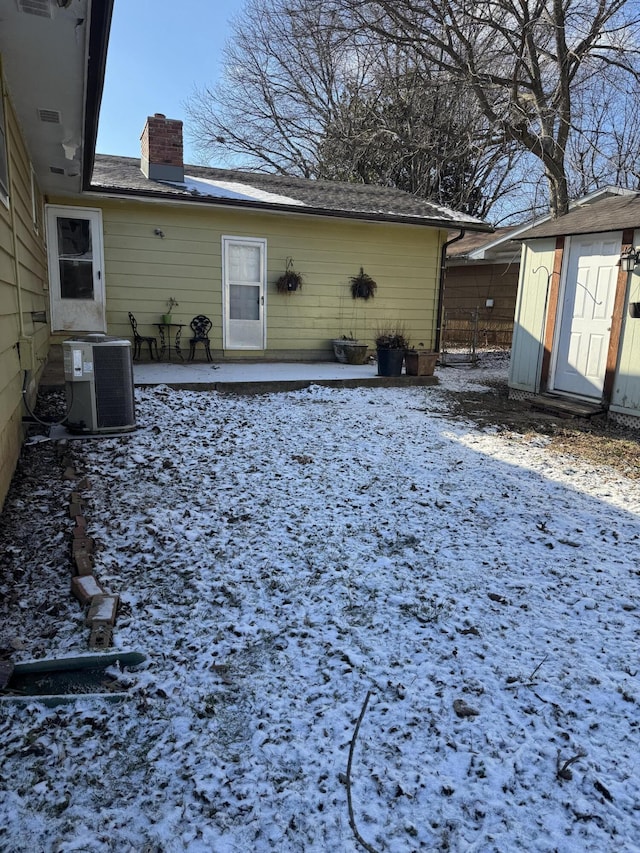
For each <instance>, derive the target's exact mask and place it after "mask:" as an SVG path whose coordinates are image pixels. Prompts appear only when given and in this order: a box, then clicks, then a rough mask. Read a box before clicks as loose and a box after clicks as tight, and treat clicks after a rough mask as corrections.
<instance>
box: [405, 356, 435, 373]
mask: <svg viewBox="0 0 640 853" xmlns="http://www.w3.org/2000/svg"><path fill="white" fill-rule="evenodd" d="M437 361H438V353H437V352H433V351H432V350H408V351H407V352H406V353H405V356H404V363H405V370H406V373H407V376H433V372H434V370H435V369H436V362H437Z"/></svg>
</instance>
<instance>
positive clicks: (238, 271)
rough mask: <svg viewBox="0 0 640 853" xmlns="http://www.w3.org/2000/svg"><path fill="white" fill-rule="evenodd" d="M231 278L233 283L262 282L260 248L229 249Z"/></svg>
mask: <svg viewBox="0 0 640 853" xmlns="http://www.w3.org/2000/svg"><path fill="white" fill-rule="evenodd" d="M229 278H230V279H231V281H260V248H259V246H238V245H235V246H234V245H233V244H232V245H231V246H230V247H229Z"/></svg>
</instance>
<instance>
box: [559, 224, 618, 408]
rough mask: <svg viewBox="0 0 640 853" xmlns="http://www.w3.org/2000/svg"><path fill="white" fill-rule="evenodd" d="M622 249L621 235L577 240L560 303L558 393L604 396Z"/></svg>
mask: <svg viewBox="0 0 640 853" xmlns="http://www.w3.org/2000/svg"><path fill="white" fill-rule="evenodd" d="M621 244H622V234H621V232H619V231H618V232H611V233H607V234H589V235H585V236H579V237H572V238H571V242H570V245H569V251H568V257H567V262H566V265H565V268H564V285H563V295H562V299H561V302H560V306H561V308H560V310H561V314H560V317H559V327H558V335H557V344H556V353H555V368H554V370H553V388H552V390H554V391H564V392H566V393H567V394H574V395H576V396H578V397H586V398H595V399H598V400H599V399H601V397H602V392H603V388H604V380H605V373H606V368H607V353H608V350H609V338H610V337H611V321H612V317H613V307H614V303H615V298H616V287H617V282H618V260H619V258H620V247H621Z"/></svg>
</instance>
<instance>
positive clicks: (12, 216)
mask: <svg viewBox="0 0 640 853" xmlns="http://www.w3.org/2000/svg"><path fill="white" fill-rule="evenodd" d="M0 87H1V89H2V91H1V92H0V95H1V96H2V107H3V110H2V112H3V114H4V126H5V143H6V153H7V184H8V186H7V189H8V191H9V221H10V223H11V236H12V244H13V268H14V275H15V280H16V293H17V296H18V325H19V329H20V339H22V338H24V337H25V331H24V317H23V313H22V309H23V304H22V287H21V285H20V264H19V262H18V232H17V228H16V206H15V204H14V199H13V198H12V194H13V176H12V170H11V143H10V141H9V109H8V106H9V98H8V96H7V92H6V88H5V82H4V72H3V68H2V61H1V60H0Z"/></svg>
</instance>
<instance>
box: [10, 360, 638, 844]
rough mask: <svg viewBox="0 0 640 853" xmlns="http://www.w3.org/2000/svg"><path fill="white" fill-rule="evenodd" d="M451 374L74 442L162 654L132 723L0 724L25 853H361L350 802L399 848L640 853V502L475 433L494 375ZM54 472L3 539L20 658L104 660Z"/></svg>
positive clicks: (120, 635) (629, 484) (112, 557)
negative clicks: (74, 570)
mask: <svg viewBox="0 0 640 853" xmlns="http://www.w3.org/2000/svg"><path fill="white" fill-rule="evenodd" d="M438 375H439V376H440V379H441V382H442V384H441V385H440V386H439V387H432V388H413V389H411V388H406V389H328V388H321V387H319V386H313V387H312V388H310V389H309V390H305V391H296V392H288V393H284V394H272V395H266V396H257V397H246V398H245V397H235V396H224V395H220V394H217V393H215V392H214V393H199V392H188V391H172V390H170V389H168V388H167V387H165V386H160V387H157V388H155V389H148V390H144V391H138V392H137V407H138V420H139V422H140V424H141V425H142V426H143V427H144V428H143V429H142V430H140V431H138V432H137V433H136V434H134V435H132V436H130V437H129V438H125V439H114V438H108V439H102V440H82V441H80V442H74V446H73V453H74V457H75V459H76V461H77V464H78V465H79V466H80V467H81V468H82V469H83V470H84V471H86V473H87V475H88V478H89V481H90V490H89V492H88V493H87V497H88V507H87V513H86V514H87V519H88V523H89V532H90V535H91V536H93V537H94V538H95V540H96V543H97V549H98V551H97V558H96V574H97V576H98V577H99V578H100V580H101V581H102V582H103V585H104V586H106V587H107V588H108V589H110V590H111V591H113V592H116V593H119V594H120V596H121V601H122V606H121V612H120V615H119V617H118V622H117V625H116V629H115V634H114V642H115V646H116V648H117V649H122V650H140V651H143V652H144V653H145V654H146V655H147V658H148V660H147V663H146V664H145V665H144V666H143V667H142V668H141V669H140V670H138V671H137V672H135V673H129V674H123V678H126V679H128V680H129V681H130V683H131V687H130V689H129V691H128V696H127V698H126V699H125V700H124V701H122V702H120V703H116V704H113V703H112V704H106V703H104V702H103V701H102V700H98V699H96V698H91V697H90V696H87V697H82V698H81V699H79V700H78V701H76V702H75V703H74V704H71V705H68V706H63V707H58V708H55V709H47V708H45V707H43V706H41V705H39V704H38V703H37V702H33V703H27V704H25V705H22V706H20V705H16V704H7V703H6V702H5V703H4V704H2V705H0V755H1V756H2V761H1V764H0V850H2V851H10V853H18V852H19V851H29V853H33V852H34V851H43V853H70V851H83V853H84V852H85V851H87V853H103V851H117V853H125V852H127V853H128V851H131V852H132V853H141V851H146V853H179V851H194V853H211V851H213V852H214V853H227V851H229V853H232V851H233V853H236V851H237V853H250V851H251V853H253V851H256V853H262V851H282V853H285V852H286V853H289V852H290V851H291V852H292V851H301V852H302V851H305V853H307V851H331V853H342V852H343V851H345V853H350V851H356V850H362V849H363V848H362V847H361V846H360V845H359V843H358V842H357V840H356V838H355V837H354V832H353V830H352V827H351V826H350V822H349V812H348V808H347V791H348V784H347V783H348V782H349V781H350V789H351V795H352V801H353V812H354V817H355V822H356V825H357V829H358V831H359V833H360V835H361V836H362V837H363V839H364V840H365V841H366V842H367V844H368V845H370V847H371V849H374V850H377V851H381V853H382V851H384V853H391V852H392V851H393V853H410V852H411V851H437V852H438V853H439V851H455V853H458V851H460V853H462V851H469V853H470V851H482V853H485V851H486V852H487V853H488V852H489V851H496V853H512V851H527V853H534V851H536V852H537V851H540V853H552V851H558V853H574V851H593V853H608V851H611V853H613V851H616V853H621V852H622V851H625V852H626V851H638V850H640V841H639V839H640V775H639V772H638V756H639V755H640V714H639V703H640V689H639V687H638V670H639V668H640V662H639V660H638V650H639V648H640V643H639V640H640V603H639V599H638V584H639V582H640V568H639V565H640V564H639V561H638V549H639V548H640V519H639V513H640V481H633V480H631V479H625V478H623V477H621V476H619V475H618V474H616V473H615V472H614V471H613V469H608V468H604V467H602V468H597V467H595V466H593V465H590V464H588V463H586V462H584V461H582V460H580V459H578V458H574V457H571V456H568V455H564V456H563V455H557V454H552V453H550V452H549V450H548V449H547V448H546V440H545V438H544V437H543V436H531V435H528V436H527V435H519V434H515V433H511V432H508V431H504V430H498V429H495V428H486V429H481V428H479V427H477V426H476V425H475V424H472V423H471V422H466V421H464V420H461V419H456V418H453V417H451V415H450V414H449V400H448V392H447V389H448V388H453V389H458V390H459V389H460V388H463V387H466V386H467V385H468V384H469V383H476V384H474V385H473V388H474V390H478V387H477V383H478V382H480V381H481V380H482V376H483V374H482V371H475V372H473V373H470V372H465V371H460V370H458V371H457V370H455V369H452V368H448V369H447V368H441V369H440V370H439V371H438ZM486 376H487V377H488V378H491V377H492V376H493V374H491V372H487V374H486ZM47 454H49V457H47ZM30 456H31V457H33V459H34V460H37V458H38V456H40V457H41V458H43V459H44V460H45V461H46V460H47V458H49V461H51V462H52V463H53V459H54V448H53V447H52V445H50V444H46V445H44V444H43V445H37V446H35V447H32V448H29V449H28V451H27V454H26V457H27V458H26V460H25V465H28V464H29V457H30ZM41 469H42V466H41ZM41 469H40V470H41ZM48 470H49V472H50V473H49V476H48V480H43V479H42V475H41V473H40V475H39V479H37V480H36V479H34V480H30V479H29V476H28V475H25V478H24V483H23V488H22V489H21V488H16V489H15V490H14V492H13V493H12V494H11V496H10V498H9V501H8V503H7V507H6V516H7V518H8V519H10V523H5V525H4V526H3V527H2V528H0V529H1V533H2V536H3V542H2V544H1V546H0V548H1V557H2V560H3V563H4V565H5V569H4V570H3V571H2V572H0V584H1V585H2V592H3V594H4V602H3V603H0V617H1V619H2V628H1V629H0V646H2V647H7V648H8V647H9V646H10V644H11V642H12V641H14V640H15V639H16V638H18V639H19V640H20V642H19V643H18V645H21V646H22V647H23V648H22V650H21V651H18V652H17V653H15V654H14V660H15V661H16V662H17V661H21V660H27V659H29V658H30V657H32V656H34V654H36V652H37V653H40V654H42V653H43V652H46V655H47V656H48V657H53V656H64V655H74V654H78V653H84V652H86V651H87V631H86V628H84V626H83V624H82V613H81V611H80V608H79V607H78V605H77V603H75V602H74V601H73V600H72V599H71V598H70V597H69V592H68V586H69V572H68V564H67V563H68V559H67V557H66V554H67V550H66V549H67V548H68V537H69V531H70V528H71V525H72V522H71V521H70V520H69V519H68V517H67V515H68V513H67V502H68V492H69V484H68V483H64V482H62V480H61V478H60V465H59V463H57V464H51V465H50V466H49V469H48ZM20 520H23V522H24V523H23V524H22V523H21V521H20ZM9 581H10V582H9ZM369 691H370V692H371V696H370V700H369V704H368V707H367V709H366V712H365V713H364V716H363V719H362V724H361V727H360V730H359V733H358V737H357V740H356V743H355V751H354V755H353V765H352V768H351V776H350V779H349V778H348V777H347V760H348V755H349V748H350V744H351V741H352V737H353V735H354V729H355V726H356V722H357V720H358V716H359V714H360V712H361V709H362V707H363V703H364V701H365V698H366V696H367V693H368V692H369Z"/></svg>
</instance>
